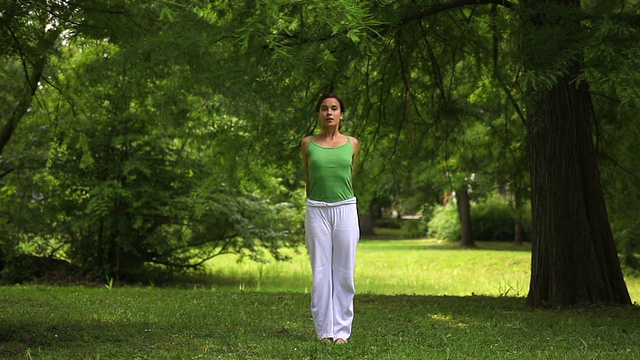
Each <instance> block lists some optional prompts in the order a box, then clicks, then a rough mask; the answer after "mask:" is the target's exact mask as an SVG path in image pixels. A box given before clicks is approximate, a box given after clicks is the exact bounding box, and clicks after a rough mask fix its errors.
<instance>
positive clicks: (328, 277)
mask: <svg viewBox="0 0 640 360" xmlns="http://www.w3.org/2000/svg"><path fill="white" fill-rule="evenodd" d="M316 112H317V114H318V118H319V119H320V122H321V124H322V133H320V134H318V135H311V136H307V137H305V138H304V139H303V140H302V144H301V150H302V157H303V160H304V169H305V172H306V180H307V181H306V185H307V212H306V218H305V230H306V243H307V249H308V251H309V257H310V260H311V269H312V272H313V286H312V289H311V314H312V315H313V322H314V324H315V328H316V332H317V335H318V338H319V339H323V340H325V341H334V342H335V343H337V344H344V343H346V342H347V340H348V339H349V337H350V336H351V324H352V322H353V297H354V295H355V284H354V269H355V254H356V246H357V244H358V240H359V237H360V229H359V226H358V213H357V207H356V197H355V195H354V192H353V186H352V182H351V180H352V175H353V170H354V168H355V162H356V157H357V155H358V140H357V139H356V138H354V137H351V136H346V135H344V134H342V133H340V121H342V117H343V115H344V103H343V102H342V99H340V97H338V96H337V95H336V94H332V93H329V94H325V95H324V96H323V97H322V98H320V100H319V101H318V104H317V106H316Z"/></svg>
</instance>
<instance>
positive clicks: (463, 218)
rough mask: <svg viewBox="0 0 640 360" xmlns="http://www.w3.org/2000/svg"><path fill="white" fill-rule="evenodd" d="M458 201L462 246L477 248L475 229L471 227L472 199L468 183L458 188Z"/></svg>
mask: <svg viewBox="0 0 640 360" xmlns="http://www.w3.org/2000/svg"><path fill="white" fill-rule="evenodd" d="M456 203H457V208H458V218H459V219H460V230H461V232H460V235H461V238H460V247H463V248H475V247H476V243H475V241H474V240H473V231H472V228H471V200H470V199H469V191H468V190H467V187H466V185H465V186H461V187H460V188H458V189H457V190H456Z"/></svg>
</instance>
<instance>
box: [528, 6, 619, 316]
mask: <svg viewBox="0 0 640 360" xmlns="http://www.w3.org/2000/svg"><path fill="white" fill-rule="evenodd" d="M539 2H541V1H539V0H535V1H527V2H526V4H527V5H528V6H529V7H532V6H533V5H536V3H539ZM554 3H555V4H564V5H568V6H569V7H575V8H579V6H580V2H579V0H556V1H555V2H554ZM532 4H533V5H532ZM544 11H545V10H541V11H540V12H538V13H537V15H534V17H532V18H531V19H533V21H532V22H531V23H532V24H534V29H535V28H536V27H538V28H542V27H546V29H545V30H543V31H547V33H548V31H549V28H550V27H553V28H554V29H555V30H557V31H556V32H555V35H554V40H552V41H560V42H559V43H556V44H555V46H556V47H552V48H551V49H552V50H554V49H555V51H557V52H556V55H560V54H561V52H562V51H564V50H563V46H562V45H564V46H566V48H568V47H569V46H571V45H572V44H571V43H570V42H571V41H572V40H571V39H572V36H571V35H573V34H575V33H568V32H567V29H568V30H569V31H573V32H575V31H576V29H578V28H579V25H578V24H579V19H578V18H576V19H570V18H566V17H565V18H563V19H562V21H558V18H555V20H549V18H550V17H551V18H552V17H553V16H552V15H549V14H548V10H547V12H546V13H545V12H544ZM576 22H578V23H576ZM564 35H567V36H564ZM531 38H534V37H531ZM560 39H562V40H560ZM574 39H575V38H574ZM563 42H564V43H563ZM524 45H525V47H526V46H527V45H531V46H532V47H533V49H534V50H533V51H535V50H539V49H540V48H541V46H546V44H545V45H540V43H538V44H524ZM535 46H537V49H536V48H535ZM530 49H531V47H530ZM544 49H546V50H549V47H546V48H544ZM553 55H554V53H551V54H549V53H547V55H546V56H550V57H552V58H556V57H553ZM529 65H532V66H531V67H529V68H533V69H536V68H535V66H536V65H537V66H539V64H535V63H533V62H531V63H530V64H529ZM583 68H584V66H583V62H582V60H581V59H579V58H574V60H571V61H569V62H568V63H567V65H566V67H565V70H566V72H565V73H564V74H565V75H564V76H561V77H559V78H558V79H557V82H556V83H555V84H554V85H553V86H550V87H549V88H544V89H542V90H537V91H535V92H531V93H529V95H532V96H533V101H532V102H531V103H530V106H529V109H528V110H529V113H528V114H527V125H526V127H527V138H528V145H529V156H530V175H531V198H532V199H531V201H532V203H531V205H532V235H533V239H532V245H533V252H532V261H531V283H530V288H529V294H528V298H527V303H528V304H529V305H530V306H533V307H540V306H550V307H557V306H567V305H573V304H578V303H584V302H587V303H600V302H606V303H618V304H631V299H630V297H629V293H628V291H627V287H626V284H625V282H624V278H623V276H622V271H621V268H620V262H619V259H618V254H617V251H616V247H615V243H614V240H613V235H612V232H611V227H610V224H609V219H608V215H607V209H606V206H605V201H604V195H603V190H602V186H601V183H600V175H599V172H598V168H597V163H596V151H595V148H594V145H593V137H592V136H593V134H592V130H591V126H592V122H593V121H594V115H593V111H592V106H591V105H592V104H591V94H590V92H589V85H588V83H587V82H586V81H584V80H580V79H579V76H580V75H582V74H581V72H582V69H583Z"/></svg>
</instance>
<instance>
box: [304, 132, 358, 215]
mask: <svg viewBox="0 0 640 360" xmlns="http://www.w3.org/2000/svg"><path fill="white" fill-rule="evenodd" d="M353 155H354V150H353V145H352V144H351V138H350V137H347V143H346V144H344V145H341V146H338V147H324V146H320V145H318V144H316V143H315V141H313V138H312V139H311V143H310V144H309V148H307V158H308V161H309V194H308V198H309V199H311V200H317V201H324V202H338V201H342V200H347V199H351V198H353V197H355V195H354V192H353V186H352V184H351V172H352V170H353V169H352V168H351V166H352V164H353Z"/></svg>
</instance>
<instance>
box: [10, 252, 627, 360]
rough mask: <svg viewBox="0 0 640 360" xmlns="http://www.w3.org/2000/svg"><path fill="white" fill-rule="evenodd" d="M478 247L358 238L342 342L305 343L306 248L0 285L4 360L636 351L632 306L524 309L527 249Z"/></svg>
mask: <svg viewBox="0 0 640 360" xmlns="http://www.w3.org/2000/svg"><path fill="white" fill-rule="evenodd" d="M479 246H480V248H481V249H479V250H460V249H456V248H455V247H454V246H451V245H450V244H443V243H438V242H436V241H431V240H363V241H362V242H361V243H360V245H359V249H358V259H357V274H356V276H357V280H356V282H357V284H356V286H357V290H358V294H357V295H356V301H355V311H356V318H355V322H354V331H353V335H352V338H351V341H350V342H349V343H348V344H346V345H333V344H325V343H322V342H320V341H317V340H316V339H315V333H314V330H313V323H312V320H311V318H310V313H309V309H308V307H309V294H308V284H309V282H310V270H309V265H308V260H307V258H306V255H305V254H304V252H301V253H300V254H299V255H297V256H295V257H294V259H293V260H292V261H291V262H289V263H270V264H267V265H257V264H253V263H241V264H237V263H236V262H235V260H234V259H232V258H227V259H223V258H221V259H218V261H216V263H213V264H211V270H210V272H209V279H210V281H211V282H208V283H206V284H203V283H198V284H191V285H189V286H187V285H185V284H182V285H181V286H180V287H171V288H169V287H162V288H160V287H154V286H139V287H133V286H125V287H118V286H115V287H113V288H108V287H107V286H98V287H80V286H36V285H28V286H7V287H0V359H580V360H583V359H638V358H640V308H639V307H637V306H629V307H615V306H609V307H605V306H595V305H594V306H587V307H576V308H572V309H565V310H532V309H529V308H527V307H526V306H525V298H524V296H526V292H527V290H528V276H529V272H528V268H529V258H530V252H529V251H528V249H527V248H524V249H519V248H514V247H513V246H512V245H510V244H495V243H479ZM211 279H212V280H211ZM627 283H628V285H629V289H630V291H631V292H632V297H633V299H634V301H636V302H637V301H638V291H637V289H638V280H637V279H628V280H627Z"/></svg>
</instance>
